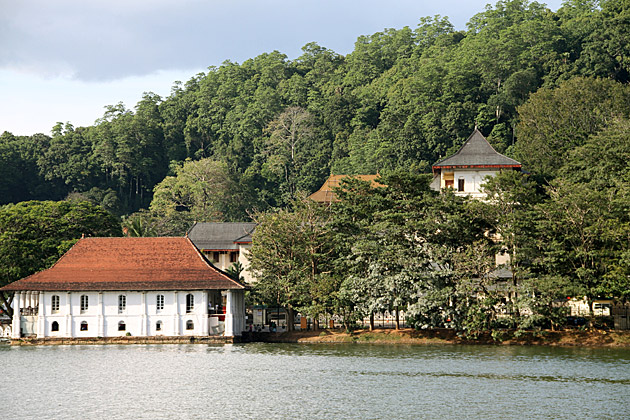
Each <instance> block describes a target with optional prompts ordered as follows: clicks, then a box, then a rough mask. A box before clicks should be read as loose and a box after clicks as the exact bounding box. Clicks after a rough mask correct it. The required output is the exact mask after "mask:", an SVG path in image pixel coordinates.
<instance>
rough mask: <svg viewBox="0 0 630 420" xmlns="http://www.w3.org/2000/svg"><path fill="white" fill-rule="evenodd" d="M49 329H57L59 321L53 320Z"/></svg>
mask: <svg viewBox="0 0 630 420" xmlns="http://www.w3.org/2000/svg"><path fill="white" fill-rule="evenodd" d="M50 331H53V332H54V331H59V323H58V322H57V321H53V323H52V325H51V326H50Z"/></svg>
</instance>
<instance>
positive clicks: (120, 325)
mask: <svg viewBox="0 0 630 420" xmlns="http://www.w3.org/2000/svg"><path fill="white" fill-rule="evenodd" d="M126 329H127V326H126V325H125V321H120V322H119V323H118V331H125V330H126Z"/></svg>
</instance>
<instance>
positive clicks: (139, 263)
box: [0, 238, 246, 339]
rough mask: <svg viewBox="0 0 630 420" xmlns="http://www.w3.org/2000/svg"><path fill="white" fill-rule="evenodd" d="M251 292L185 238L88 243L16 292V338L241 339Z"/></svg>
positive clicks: (84, 241) (82, 241)
mask: <svg viewBox="0 0 630 420" xmlns="http://www.w3.org/2000/svg"><path fill="white" fill-rule="evenodd" d="M245 289H246V286H245V285H243V284H241V283H239V282H237V281H235V280H233V279H231V278H230V277H228V276H227V275H226V274H225V273H223V272H222V271H221V270H219V269H217V268H215V267H214V266H213V265H212V264H211V263H209V262H208V261H207V260H206V259H205V258H204V256H203V255H202V254H201V253H200V252H199V251H198V250H197V248H195V246H194V245H193V244H192V243H191V241H190V240H189V239H188V238H83V239H80V240H79V241H78V242H77V243H76V244H75V245H74V246H73V247H72V248H71V249H70V250H69V251H68V252H67V253H66V254H65V255H63V256H62V257H61V258H60V259H59V261H57V263H55V265H53V266H52V267H51V268H49V269H47V270H43V271H40V272H39V273H36V274H33V275H31V276H29V277H26V278H24V279H22V280H18V281H16V282H13V283H11V284H9V285H7V286H5V287H3V288H2V289H0V290H3V291H9V292H14V299H13V319H12V326H11V331H12V338H14V339H17V338H21V337H37V338H49V337H58V338H80V337H117V336H125V335H131V336H142V337H151V336H166V337H178V336H200V337H203V336H212V335H214V336H224V337H234V336H240V335H241V334H242V332H243V331H244V330H245V303H244V291H245Z"/></svg>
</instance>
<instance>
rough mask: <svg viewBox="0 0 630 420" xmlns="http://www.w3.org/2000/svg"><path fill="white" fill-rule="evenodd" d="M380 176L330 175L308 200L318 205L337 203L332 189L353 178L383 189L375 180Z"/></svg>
mask: <svg viewBox="0 0 630 420" xmlns="http://www.w3.org/2000/svg"><path fill="white" fill-rule="evenodd" d="M380 177H381V176H380V175H331V176H329V177H328V179H327V180H326V181H325V182H324V185H322V186H321V188H320V189H319V190H317V191H315V192H314V193H313V194H311V195H310V196H309V197H308V198H310V199H311V200H313V201H317V202H318V203H330V202H332V201H338V199H337V197H335V192H334V191H333V189H334V188H336V187H338V186H339V183H340V182H341V180H342V179H344V178H355V179H360V180H362V181H369V182H370V183H371V184H372V187H374V188H375V187H384V185H383V184H380V183H379V182H378V181H377V180H378V179H380Z"/></svg>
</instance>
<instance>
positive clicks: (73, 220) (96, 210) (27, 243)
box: [0, 201, 121, 313]
mask: <svg viewBox="0 0 630 420" xmlns="http://www.w3.org/2000/svg"><path fill="white" fill-rule="evenodd" d="M82 235H86V236H120V235H121V231H120V222H119V220H118V218H116V217H115V216H113V215H111V214H110V213H108V212H106V211H105V210H103V209H102V208H101V207H98V206H95V205H93V204H91V203H89V202H86V201H59V202H55V201H26V202H21V203H18V204H9V205H6V206H2V207H0V285H2V286H4V285H6V284H8V283H10V282H12V281H15V280H19V279H21V278H23V277H26V276H28V275H31V274H33V273H35V272H37V271H40V270H43V269H44V268H47V267H50V266H51V265H52V264H53V263H54V262H55V261H57V259H59V257H61V255H63V254H64V253H65V252H66V251H67V250H68V249H69V248H70V247H71V246H72V245H74V243H75V242H76V241H77V240H78V239H79V238H80V237H81V236H82ZM0 298H2V299H3V303H4V304H5V307H4V309H5V310H6V311H7V312H8V313H11V308H10V305H9V302H8V299H7V297H6V296H5V295H3V294H1V293H0Z"/></svg>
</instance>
